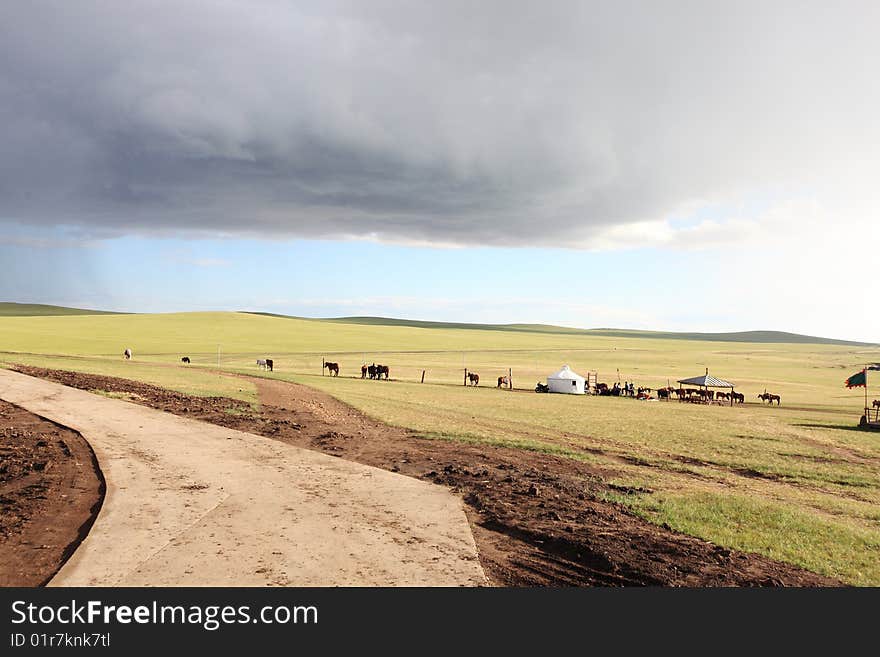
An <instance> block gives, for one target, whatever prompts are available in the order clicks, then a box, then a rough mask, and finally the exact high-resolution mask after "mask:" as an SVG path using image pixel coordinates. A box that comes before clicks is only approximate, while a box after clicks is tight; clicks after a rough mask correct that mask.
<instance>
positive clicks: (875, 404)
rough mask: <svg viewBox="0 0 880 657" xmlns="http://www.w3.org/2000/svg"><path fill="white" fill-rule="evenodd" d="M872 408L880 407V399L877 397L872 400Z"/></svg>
mask: <svg viewBox="0 0 880 657" xmlns="http://www.w3.org/2000/svg"><path fill="white" fill-rule="evenodd" d="M871 408H880V399H875V400H874V401H873V402H871Z"/></svg>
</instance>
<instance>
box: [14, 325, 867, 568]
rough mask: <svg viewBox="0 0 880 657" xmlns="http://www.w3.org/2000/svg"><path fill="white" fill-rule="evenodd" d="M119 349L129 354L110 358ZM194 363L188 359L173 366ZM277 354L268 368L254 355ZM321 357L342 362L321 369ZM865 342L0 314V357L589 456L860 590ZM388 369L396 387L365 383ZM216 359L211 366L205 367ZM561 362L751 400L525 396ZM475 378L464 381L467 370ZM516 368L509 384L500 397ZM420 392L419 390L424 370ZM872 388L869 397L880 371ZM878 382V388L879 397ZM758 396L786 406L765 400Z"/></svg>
mask: <svg viewBox="0 0 880 657" xmlns="http://www.w3.org/2000/svg"><path fill="white" fill-rule="evenodd" d="M125 347H130V348H131V349H132V350H133V352H134V359H133V360H132V361H130V362H126V361H123V359H122V351H123V349H124V348H125ZM184 355H186V356H189V357H190V358H191V359H192V361H193V363H192V365H191V366H184V365H182V364H181V363H180V357H181V356H184ZM265 357H269V358H273V359H274V361H275V367H276V371H275V372H274V373H266V372H264V371H262V370H259V369H258V368H257V367H256V365H255V360H256V359H257V358H265ZM322 359H326V360H330V361H337V362H339V364H340V368H341V375H340V377H339V378H331V377H329V376H326V375H324V376H322V370H321V363H322ZM878 361H880V349H878V348H876V347H857V346H835V345H824V344H767V343H743V342H709V341H698V340H670V339H655V338H652V337H647V336H639V337H616V336H607V335H594V334H590V333H572V332H563V331H560V332H553V331H536V332H528V331H522V330H517V331H513V330H503V329H501V328H499V329H497V330H472V329H466V328H437V327H430V328H419V327H409V326H383V325H370V324H348V323H340V322H326V321H317V320H300V319H290V318H279V317H268V316H259V315H249V314H238V313H186V314H170V315H93V316H63V317H39V316H34V317H0V363H7V364H9V363H26V364H33V365H41V366H46V367H56V368H62V369H74V370H79V371H85V372H93V373H101V374H108V375H112V376H123V377H128V378H135V379H138V380H142V381H146V382H149V383H153V384H156V385H161V386H164V387H167V388H171V389H176V390H180V391H183V392H189V393H193V394H202V395H207V394H221V395H226V396H231V397H235V398H239V399H242V400H245V401H248V402H255V401H256V389H255V388H254V386H253V385H252V384H251V383H249V382H248V381H246V380H243V379H240V378H233V377H228V376H223V375H222V373H223V372H226V373H229V372H247V373H252V374H258V375H261V376H271V377H274V378H280V379H288V380H291V381H296V382H299V383H303V384H306V385H310V386H313V387H316V388H319V389H321V390H325V391H327V392H328V393H330V394H332V395H334V396H336V397H338V398H339V399H342V400H343V401H346V402H349V403H351V404H352V405H354V406H356V407H357V408H359V409H361V410H363V411H365V412H367V413H368V414H370V415H372V416H374V417H377V418H379V419H381V420H384V421H386V422H389V423H392V424H395V425H400V426H405V427H409V428H412V429H415V430H417V431H419V432H421V433H422V435H424V436H425V438H426V439H434V440H451V441H466V442H476V443H481V442H484V443H491V444H500V445H507V446H512V447H518V448H522V449H533V450H542V451H547V452H552V453H557V454H560V455H562V456H565V457H569V458H575V459H580V460H584V461H587V462H590V463H592V464H594V465H596V466H597V467H598V468H600V469H601V470H602V471H604V472H606V473H607V474H606V477H607V479H609V481H611V482H613V483H616V484H621V485H623V486H630V487H633V488H641V489H644V490H646V491H650V492H636V493H630V494H627V493H623V492H621V493H615V494H613V495H612V494H609V497H610V498H611V499H613V500H614V501H618V502H621V503H623V504H626V505H627V506H629V507H630V508H631V509H632V510H633V511H634V512H636V513H638V514H640V515H642V516H643V517H645V518H647V519H649V520H651V521H653V522H657V523H664V522H665V523H668V524H669V525H670V526H672V527H673V528H675V529H678V530H680V531H683V532H686V533H688V534H692V535H694V536H699V537H702V538H706V539H708V540H711V541H713V542H716V543H718V544H721V545H725V546H728V547H735V548H739V549H744V550H749V551H755V552H760V553H762V554H766V555H769V556H771V557H774V558H778V559H783V560H786V561H789V562H792V563H796V564H800V565H803V566H806V567H808V568H810V569H811V570H814V571H817V572H820V573H823V574H826V575H831V576H834V577H839V578H841V579H843V580H844V581H846V582H849V583H852V584H859V585H880V433H869V432H863V431H858V430H856V429H855V425H856V424H857V422H858V418H859V416H860V415H861V413H862V407H863V403H864V393H863V391H862V390H846V389H845V388H844V387H843V381H844V379H845V378H846V377H847V376H849V375H850V374H852V373H854V372H856V371H857V370H859V369H861V367H862V366H863V365H864V364H865V363H867V362H878ZM363 362H366V363H372V362H376V363H383V364H387V365H388V366H389V367H390V368H391V379H392V380H391V381H388V382H385V381H379V382H377V381H369V380H367V381H364V380H361V379H360V366H361V364H362V363H363ZM218 363H219V365H220V370H219V373H218ZM562 364H568V365H570V366H571V367H572V368H573V369H575V370H576V371H578V372H580V373H581V374H584V375H585V374H586V373H587V372H588V371H594V372H598V376H599V380H600V381H605V382H607V383H609V384H610V383H612V382H614V381H617V380H618V377H619V380H620V381H621V382H623V381H634V382H635V383H636V385H637V386H638V385H642V386H650V387H652V388H656V387H658V386H661V385H666V384H667V382H670V383H672V384H673V385H675V381H676V380H677V379H679V378H684V377H691V376H697V375H700V374H702V373H704V372H705V370H706V368H708V369H709V371H710V373H711V374H713V375H715V376H718V377H719V378H723V379H727V380H730V381H732V382H734V383H735V384H736V386H737V389H738V390H739V391H741V392H743V393H745V394H746V399H747V404H746V405H745V406H738V407H734V408H730V407H726V406H710V407H707V406H694V405H689V404H679V403H677V402H671V403H663V402H641V401H635V400H630V399H616V398H596V397H581V396H569V395H543V394H542V395H539V394H535V393H534V392H531V391H532V390H533V388H534V385H535V383H536V382H537V381H539V380H541V381H543V380H544V379H545V377H546V375H547V374H549V373H550V372H552V371H555V370H556V369H558V368H559V367H560V366H561V365H562ZM465 368H467V369H468V370H470V371H473V372H477V373H479V374H480V377H481V385H480V387H478V388H471V387H465V386H463V385H462V381H463V378H464V369H465ZM508 369H510V370H512V372H513V382H514V386H515V387H516V388H519V390H514V391H508V390H497V389H496V388H495V380H496V378H497V377H498V376H499V375H502V374H507V372H508ZM423 371H424V372H425V383H424V384H421V383H419V381H420V379H421V375H422V372H423ZM875 379H876V383H875V382H873V381H872V382H871V386H872V390H871V392H872V394H873V397H872V398H880V375H877V376H876V377H875ZM875 385H876V387H875ZM765 389H766V390H769V391H770V392H774V393H776V394H779V395H781V397H782V406H781V407H775V406H774V407H773V408H768V407H766V406H762V405H761V403H760V402H759V401H758V400H757V399H756V395H757V394H758V393H760V392H762V391H764V390H765Z"/></svg>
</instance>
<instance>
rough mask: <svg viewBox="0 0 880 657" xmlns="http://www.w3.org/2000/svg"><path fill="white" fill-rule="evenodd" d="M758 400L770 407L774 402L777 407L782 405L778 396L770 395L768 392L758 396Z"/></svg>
mask: <svg viewBox="0 0 880 657" xmlns="http://www.w3.org/2000/svg"><path fill="white" fill-rule="evenodd" d="M758 399H760V400H761V401H762V402H767V403H768V404H769V405H770V406H773V402H776V405H777V406H780V405H781V404H782V398H781V397H780V396H779V395H771V394H770V393H769V392H762V393H761V394H760V395H758Z"/></svg>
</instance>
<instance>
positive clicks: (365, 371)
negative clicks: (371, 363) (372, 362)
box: [361, 365, 373, 379]
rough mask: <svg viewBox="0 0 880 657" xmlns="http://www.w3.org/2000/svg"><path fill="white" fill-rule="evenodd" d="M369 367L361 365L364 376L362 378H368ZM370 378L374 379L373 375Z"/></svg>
mask: <svg viewBox="0 0 880 657" xmlns="http://www.w3.org/2000/svg"><path fill="white" fill-rule="evenodd" d="M369 369H370V368H369V367H367V366H366V365H361V378H362V379H366V378H367V371H368V370H369ZM370 378H371V379H372V378H373V377H370Z"/></svg>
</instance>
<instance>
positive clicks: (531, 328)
mask: <svg viewBox="0 0 880 657" xmlns="http://www.w3.org/2000/svg"><path fill="white" fill-rule="evenodd" d="M252 314H255V315H266V316H270V317H291V316H289V315H277V314H273V313H252ZM296 319H309V318H306V317H297V318H296ZM319 321H322V322H336V323H340V324H365V325H370V326H409V327H414V328H434V329H463V330H470V331H521V332H523V333H552V334H561V335H589V336H602V337H611V338H651V339H655V340H704V341H707V342H755V343H765V344H826V345H838V346H846V347H874V346H877V345H876V344H874V343H870V342H854V341H852V340H836V339H833V338H822V337H817V336H812V335H800V334H799V333H786V332H784V331H737V332H730V333H677V332H674V331H636V330H629V329H614V328H596V329H578V328H570V327H567V326H553V325H550V324H468V323H464V322H431V321H425V320H416V319H397V318H393V317H326V318H321V319H320V320H319Z"/></svg>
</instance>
